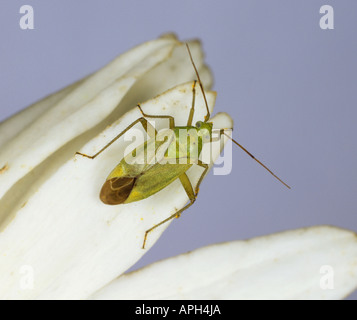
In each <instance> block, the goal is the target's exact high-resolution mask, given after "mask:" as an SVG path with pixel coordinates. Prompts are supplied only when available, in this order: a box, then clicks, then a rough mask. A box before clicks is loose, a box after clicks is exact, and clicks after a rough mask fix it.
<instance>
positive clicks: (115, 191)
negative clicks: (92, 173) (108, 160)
mask: <svg viewBox="0 0 357 320" xmlns="http://www.w3.org/2000/svg"><path fill="white" fill-rule="evenodd" d="M135 180H136V179H135V178H129V177H120V178H118V177H116V178H112V179H109V180H107V181H105V183H104V185H103V187H102V190H101V191H100V200H102V202H104V203H105V204H109V205H116V204H121V203H123V202H124V201H125V200H126V199H127V198H128V197H129V195H130V193H131V191H132V190H133V187H134V184H135Z"/></svg>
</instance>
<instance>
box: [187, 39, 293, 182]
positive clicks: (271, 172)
mask: <svg viewBox="0 0 357 320" xmlns="http://www.w3.org/2000/svg"><path fill="white" fill-rule="evenodd" d="M186 47H187V51H188V54H189V56H190V59H191V63H192V66H193V68H194V69H195V73H196V76H197V80H198V83H199V85H200V87H201V91H202V95H203V98H204V101H205V105H206V109H207V114H206V116H205V122H207V121H208V120H209V118H210V117H211V114H210V112H209V109H208V103H207V99H206V95H205V90H204V88H203V85H202V82H201V79H200V75H199V74H198V71H197V68H196V65H195V62H194V61H193V58H192V54H191V50H190V47H189V45H188V43H186ZM220 130H221V132H223V134H224V135H225V136H226V137H228V138H229V139H231V140H232V141H233V142H234V143H235V144H236V145H237V146H238V147H240V148H241V149H242V150H243V151H244V152H245V153H247V154H248V155H249V156H250V157H251V158H252V159H254V160H255V161H256V162H258V163H259V164H260V165H261V166H262V167H263V168H264V169H265V170H267V171H268V172H269V173H270V174H271V175H272V176H273V177H274V178H276V179H277V180H279V181H280V182H281V183H282V184H283V185H284V186H285V187H287V188H289V189H291V187H290V186H289V185H288V184H286V183H285V182H284V181H283V180H281V179H280V178H279V177H278V176H277V175H276V174H275V173H274V172H273V171H271V170H270V169H269V168H268V167H267V166H266V165H265V164H264V163H262V162H261V161H260V160H258V159H257V158H256V157H254V156H253V155H252V154H251V153H250V152H249V151H248V150H247V149H246V148H244V147H243V146H242V145H241V144H239V143H238V142H237V141H235V140H234V139H233V138H231V137H230V136H229V135H227V134H226V133H225V132H224V129H220Z"/></svg>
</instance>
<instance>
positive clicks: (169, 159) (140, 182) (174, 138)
mask: <svg viewBox="0 0 357 320" xmlns="http://www.w3.org/2000/svg"><path fill="white" fill-rule="evenodd" d="M186 47H187V51H188V54H189V57H190V60H191V63H192V66H193V68H194V70H195V73H196V76H197V80H195V81H194V82H193V83H192V97H193V98H192V106H191V109H190V112H189V116H188V119H187V123H186V126H176V124H175V119H174V117H172V116H169V115H149V114H146V113H144V111H143V110H142V108H141V106H140V105H139V104H138V105H137V107H138V108H139V110H140V112H141V115H142V116H141V117H140V118H138V119H137V120H135V121H134V122H132V123H131V124H130V125H129V126H128V127H127V128H126V129H124V130H123V131H122V132H121V133H119V134H118V135H117V136H116V137H114V139H112V140H111V141H110V142H109V143H108V144H107V145H105V146H104V147H103V148H102V149H101V150H99V151H98V152H97V153H96V154H94V155H93V156H89V155H87V154H84V153H80V152H77V153H76V154H79V155H81V156H84V157H87V158H90V159H95V158H96V157H97V156H98V155H100V154H101V153H102V152H103V151H104V150H106V149H107V148H108V147H110V146H111V145H112V144H113V143H114V142H115V141H116V140H118V139H119V138H120V137H122V136H123V135H124V134H125V133H126V132H128V130H130V129H131V128H133V127H134V126H135V125H136V124H138V123H141V125H142V126H143V128H144V129H145V131H146V133H147V134H148V135H149V137H150V139H148V140H147V141H146V142H145V143H144V144H142V145H141V146H139V147H137V148H136V149H134V150H133V151H132V152H131V153H129V154H128V155H126V156H124V157H123V159H122V160H121V161H120V162H119V164H118V165H117V166H116V167H115V168H114V170H113V171H112V172H111V173H110V174H109V176H108V177H107V179H106V181H105V182H104V184H103V186H102V189H101V191H100V199H101V201H102V202H103V203H104V204H107V205H120V204H126V203H131V202H135V201H140V200H143V199H146V198H148V197H150V196H152V195H154V194H156V193H157V192H159V191H160V190H162V189H164V188H165V187H167V186H168V185H170V184H171V183H172V182H173V181H175V180H177V179H179V181H180V183H181V184H182V186H183V188H184V190H185V192H186V194H187V197H188V201H189V202H188V203H187V204H186V205H185V206H184V207H183V208H181V209H179V210H178V211H176V212H175V213H174V214H172V215H170V216H169V217H168V218H166V219H164V220H162V221H161V222H159V223H158V224H156V225H154V226H153V227H152V228H150V229H148V230H146V231H145V235H144V240H143V245H142V248H143V249H144V248H145V244H146V241H147V237H148V234H149V233H150V232H151V231H153V230H154V229H155V228H157V227H159V226H160V225H162V224H163V223H165V222H167V221H169V220H171V219H173V218H178V217H180V216H181V214H182V212H183V211H185V210H186V209H188V208H189V207H190V206H191V205H192V204H193V203H194V202H195V201H196V198H197V195H198V192H199V187H200V184H201V182H202V180H203V178H204V176H205V175H206V173H207V171H208V169H209V165H208V164H207V163H204V162H203V161H202V160H200V155H201V152H202V148H203V145H204V144H206V143H210V142H213V141H214V140H215V138H213V135H212V133H213V130H219V135H218V140H221V136H222V135H223V134H224V135H225V136H227V137H228V138H229V139H231V140H232V141H233V142H234V143H235V144H236V145H237V146H239V147H240V148H241V149H243V150H244V151H245V152H246V153H247V154H248V155H249V156H250V157H252V158H253V159H254V160H255V161H257V162H258V163H259V164H260V165H262V166H263V167H264V168H265V169H266V170H268V171H269V172H270V173H271V174H272V175H273V176H274V177H275V178H277V179H278V180H279V181H280V182H282V183H283V184H284V185H285V186H286V187H288V188H289V189H290V187H289V186H288V185H287V184H286V183H285V182H283V181H282V180H280V178H278V177H277V176H276V175H275V174H274V173H273V172H272V171H271V170H269V169H268V168H267V167H266V166H265V165H264V164H263V163H261V162H260V161H259V160H258V159H256V158H255V157H254V156H253V155H252V154H251V153H250V152H249V151H248V150H246V149H245V148H244V147H243V146H242V145H240V144H239V143H238V142H237V141H235V140H234V139H232V138H231V137H230V136H229V135H227V134H226V133H225V129H213V123H212V122H210V121H209V120H210V118H211V115H210V111H209V107H208V103H207V99H206V95H205V90H204V88H203V85H202V82H201V79H200V76H199V74H198V71H197V68H196V66H195V63H194V61H193V58H192V55H191V52H190V48H189V46H188V44H186ZM197 84H198V85H199V87H200V90H201V92H202V96H203V99H204V102H205V106H206V115H205V117H204V119H203V121H197V122H196V123H195V124H193V123H192V122H193V117H194V113H195V97H196V90H197V88H196V86H197ZM147 118H151V119H167V120H168V121H169V128H168V129H167V130H165V131H164V132H160V133H158V132H157V131H156V129H155V128H154V127H153V126H152V125H151V124H150V122H149V121H148V120H147ZM226 129H230V130H231V129H232V128H226ZM182 130H183V131H185V132H187V134H186V135H185V136H184V138H182V134H181V135H180V132H182ZM164 138H166V139H164ZM149 150H151V156H148V155H149V154H150V152H149ZM133 155H135V157H137V156H138V155H139V156H143V157H142V159H144V161H143V162H141V163H137V162H135V161H133ZM182 160H185V161H182ZM193 165H197V166H199V167H202V168H203V171H202V173H201V175H200V177H199V179H198V182H197V184H196V186H195V187H194V186H193V185H192V183H191V181H190V179H189V178H188V176H187V174H186V173H187V171H188V170H189V169H190V168H191V167H192V166H193Z"/></svg>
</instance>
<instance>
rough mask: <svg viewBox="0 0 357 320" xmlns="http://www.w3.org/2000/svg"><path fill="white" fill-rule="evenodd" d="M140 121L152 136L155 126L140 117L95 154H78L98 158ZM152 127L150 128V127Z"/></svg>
mask: <svg viewBox="0 0 357 320" xmlns="http://www.w3.org/2000/svg"><path fill="white" fill-rule="evenodd" d="M138 122H140V123H141V124H142V126H143V128H144V129H145V131H146V132H147V134H148V135H149V136H150V135H152V132H153V131H152V130H154V131H155V132H156V130H155V128H154V127H153V126H152V125H151V124H150V123H149V122H148V121H147V120H146V119H145V118H144V117H141V118H139V119H136V120H135V121H134V122H133V123H132V124H131V125H129V126H128V127H127V128H126V129H124V130H123V131H122V132H121V133H119V134H118V135H117V136H116V137H115V138H114V139H113V140H111V141H110V142H109V143H108V144H107V145H106V146H105V147H104V148H102V149H101V150H99V151H98V152H97V153H96V154H95V155H93V156H89V155H87V154H84V153H81V152H76V154H79V155H81V156H83V157H86V158H89V159H94V158H96V157H97V156H98V155H100V154H101V153H102V152H103V151H104V150H105V149H107V148H108V147H110V146H111V145H112V144H113V143H114V142H115V141H117V140H118V139H119V138H120V137H121V136H122V135H123V134H124V133H125V132H127V131H128V130H129V129H131V128H132V127H133V126H134V125H136V124H137V123H138ZM149 128H150V129H149Z"/></svg>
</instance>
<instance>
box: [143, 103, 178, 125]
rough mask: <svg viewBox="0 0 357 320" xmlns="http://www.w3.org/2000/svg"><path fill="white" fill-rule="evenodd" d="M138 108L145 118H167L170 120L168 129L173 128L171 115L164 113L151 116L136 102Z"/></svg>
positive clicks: (173, 121) (173, 120)
mask: <svg viewBox="0 0 357 320" xmlns="http://www.w3.org/2000/svg"><path fill="white" fill-rule="evenodd" d="M138 108H139V110H140V112H141V114H142V115H143V116H144V117H146V118H156V119H169V122H170V129H173V128H175V119H174V117H173V116H166V115H160V116H152V115H150V114H146V113H144V111H143V109H141V106H140V104H138Z"/></svg>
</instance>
